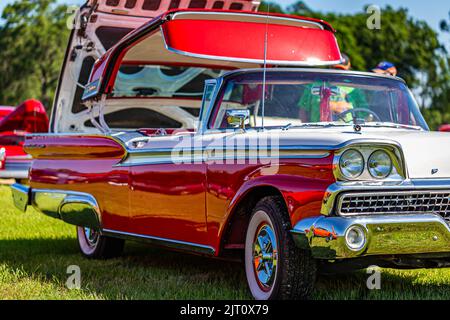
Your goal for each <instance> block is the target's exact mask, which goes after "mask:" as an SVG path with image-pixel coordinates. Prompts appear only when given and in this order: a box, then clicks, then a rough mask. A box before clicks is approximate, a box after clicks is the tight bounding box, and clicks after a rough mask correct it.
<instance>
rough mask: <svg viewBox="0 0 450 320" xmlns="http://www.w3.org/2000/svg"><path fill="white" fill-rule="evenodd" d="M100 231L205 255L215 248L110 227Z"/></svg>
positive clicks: (108, 234) (212, 251)
mask: <svg viewBox="0 0 450 320" xmlns="http://www.w3.org/2000/svg"><path fill="white" fill-rule="evenodd" d="M101 232H102V234H103V235H105V236H111V237H118V238H123V239H131V240H140V241H145V242H148V243H151V244H154V245H158V246H163V247H167V248H172V249H176V250H183V251H190V252H196V253H200V254H207V255H214V254H215V252H216V250H215V249H214V248H213V247H210V246H206V245H202V244H198V243H192V242H185V241H179V240H172V239H166V238H160V237H153V236H148V235H142V234H137V233H130V232H123V231H116V230H111V229H102V230H101Z"/></svg>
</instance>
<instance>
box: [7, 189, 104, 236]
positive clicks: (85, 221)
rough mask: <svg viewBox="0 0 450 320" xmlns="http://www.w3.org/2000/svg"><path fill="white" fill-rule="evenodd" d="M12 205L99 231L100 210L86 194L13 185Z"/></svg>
mask: <svg viewBox="0 0 450 320" xmlns="http://www.w3.org/2000/svg"><path fill="white" fill-rule="evenodd" d="M11 191H12V196H13V201H14V205H15V206H16V207H17V208H18V209H19V210H21V211H24V212H25V211H26V210H27V207H28V206H29V205H31V206H33V207H34V208H35V209H36V210H38V211H40V212H42V213H43V214H45V215H47V216H49V217H52V218H56V219H61V220H63V221H64V222H67V223H69V224H73V225H76V226H81V227H89V228H94V229H100V226H101V220H100V217H101V216H100V210H99V207H98V204H97V201H96V200H95V198H94V197H93V196H92V195H90V194H87V193H82V192H75V191H68V190H44V189H32V188H30V187H28V186H25V185H22V184H18V183H15V184H13V185H12V186H11Z"/></svg>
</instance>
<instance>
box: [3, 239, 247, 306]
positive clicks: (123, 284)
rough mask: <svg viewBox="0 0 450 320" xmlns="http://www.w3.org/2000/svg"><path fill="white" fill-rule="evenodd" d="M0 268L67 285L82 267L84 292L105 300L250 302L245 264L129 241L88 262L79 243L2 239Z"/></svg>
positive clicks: (52, 240) (51, 240) (72, 241)
mask: <svg viewBox="0 0 450 320" xmlns="http://www.w3.org/2000/svg"><path fill="white" fill-rule="evenodd" d="M0 264H6V265H7V266H8V268H10V269H13V270H22V271H24V272H25V273H26V274H27V275H28V276H29V277H34V278H38V279H42V280H44V281H45V280H47V281H51V282H54V283H57V284H59V285H61V286H64V284H65V282H66V280H67V278H68V276H69V275H68V274H67V272H66V271H67V267H68V266H70V265H78V266H80V269H81V272H82V290H86V291H89V293H93V294H95V295H97V296H100V297H102V298H105V299H248V298H250V296H249V295H248V292H247V287H246V279H245V273H244V269H243V265H242V264H241V263H237V262H228V261H222V260H216V259H210V258H206V257H201V256H195V255H188V254H183V253H179V252H173V251H169V250H164V249H159V248H155V247H150V246H147V245H142V244H138V243H134V242H127V245H126V248H125V253H124V255H123V256H122V257H120V258H116V259H111V260H89V259H86V258H84V257H82V256H81V254H80V253H79V251H78V247H77V244H76V240H75V239H73V238H59V239H14V240H0Z"/></svg>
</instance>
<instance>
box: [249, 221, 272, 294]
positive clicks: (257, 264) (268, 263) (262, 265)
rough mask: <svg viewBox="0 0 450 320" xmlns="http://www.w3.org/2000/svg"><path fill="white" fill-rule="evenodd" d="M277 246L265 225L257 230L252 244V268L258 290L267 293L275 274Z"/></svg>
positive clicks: (270, 231) (270, 230) (270, 229)
mask: <svg viewBox="0 0 450 320" xmlns="http://www.w3.org/2000/svg"><path fill="white" fill-rule="evenodd" d="M277 262H278V244H277V239H276V235H275V232H274V231H273V229H272V227H271V226H270V225H268V224H266V223H263V224H261V226H260V227H259V228H258V230H257V232H256V235H255V239H254V242H253V267H254V271H255V277H256V281H257V282H258V285H259V286H260V288H261V289H262V290H264V291H269V290H270V289H271V287H272V285H273V283H274V280H275V276H276V273H277Z"/></svg>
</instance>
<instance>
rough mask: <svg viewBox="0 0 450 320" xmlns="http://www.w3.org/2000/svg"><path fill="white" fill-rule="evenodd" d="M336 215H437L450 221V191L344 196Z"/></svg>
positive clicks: (366, 193) (367, 193)
mask: <svg viewBox="0 0 450 320" xmlns="http://www.w3.org/2000/svg"><path fill="white" fill-rule="evenodd" d="M337 212H338V214H339V215H342V216H355V215H373V214H421V213H435V214H439V215H441V216H442V217H443V218H445V219H449V220H450V190H432V191H427V190H424V191H389V192H387V191H384V192H378V191H374V192H364V193H344V194H342V195H341V196H339V200H338V205H337Z"/></svg>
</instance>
